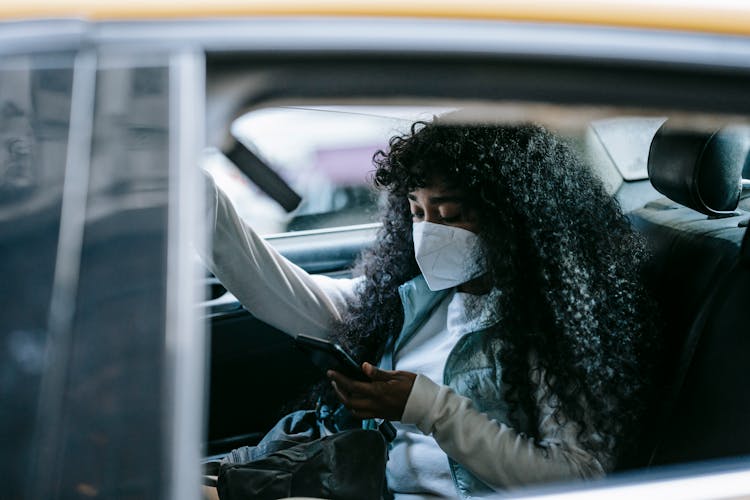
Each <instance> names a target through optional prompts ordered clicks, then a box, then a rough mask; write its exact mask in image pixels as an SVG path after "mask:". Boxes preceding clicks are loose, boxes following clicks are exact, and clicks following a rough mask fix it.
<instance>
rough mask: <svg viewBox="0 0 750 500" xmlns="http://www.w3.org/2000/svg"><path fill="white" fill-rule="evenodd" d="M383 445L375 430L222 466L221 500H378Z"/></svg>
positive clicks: (332, 437) (382, 476) (345, 433)
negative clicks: (303, 498)
mask: <svg viewBox="0 0 750 500" xmlns="http://www.w3.org/2000/svg"><path fill="white" fill-rule="evenodd" d="M386 458H387V447H386V443H385V439H384V437H383V435H382V434H381V433H380V432H378V431H376V430H369V429H354V430H348V431H343V432H340V433H337V434H332V435H330V436H325V437H322V438H320V439H316V440H314V441H311V442H308V443H299V444H295V445H293V446H291V447H288V448H286V449H282V450H278V451H274V452H272V453H270V454H269V455H267V456H265V457H264V458H260V459H258V460H253V461H251V462H248V463H239V464H233V463H224V464H222V465H221V468H220V470H219V479H218V492H219V498H221V500H249V499H276V498H284V497H290V496H307V497H321V498H330V499H334V500H336V499H347V500H348V499H357V500H359V499H362V500H368V499H372V500H379V499H380V498H381V497H382V494H383V491H384V487H385V462H386Z"/></svg>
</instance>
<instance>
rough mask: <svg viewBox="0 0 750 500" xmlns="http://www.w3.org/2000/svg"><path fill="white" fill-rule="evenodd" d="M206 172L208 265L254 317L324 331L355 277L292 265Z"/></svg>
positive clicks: (285, 327)
mask: <svg viewBox="0 0 750 500" xmlns="http://www.w3.org/2000/svg"><path fill="white" fill-rule="evenodd" d="M206 177H207V180H206V182H207V187H208V196H209V198H208V206H209V209H210V211H211V212H210V215H209V217H210V226H209V234H210V235H211V243H212V245H211V254H210V255H208V256H203V257H204V260H205V262H206V264H207V265H208V267H209V269H210V270H211V271H212V272H213V273H214V275H215V276H216V277H217V278H219V280H220V281H221V282H222V284H223V285H224V286H225V287H226V288H227V290H229V291H230V292H232V294H234V296H235V297H237V299H238V300H239V301H240V302H241V303H242V305H243V306H245V308H246V309H247V310H248V311H250V312H251V313H252V314H253V315H254V316H255V317H257V318H258V319H260V320H262V321H265V322H266V323H268V324H270V325H272V326H274V327H276V328H278V329H280V330H282V331H283V332H285V333H287V334H290V335H296V334H298V333H304V334H307V335H313V336H318V337H326V336H327V335H328V331H329V329H330V326H331V324H332V323H333V322H334V321H335V320H338V319H340V318H341V315H342V313H343V311H344V309H345V307H346V303H347V301H348V300H349V299H351V298H352V297H353V296H354V295H355V287H356V284H357V282H358V280H356V279H332V278H329V277H327V276H322V275H310V274H308V273H307V272H305V271H304V270H303V269H301V268H300V267H298V266H296V265H294V264H293V263H292V262H290V261H289V260H287V259H286V258H284V257H283V256H282V255H280V254H279V253H278V252H277V251H276V250H275V249H274V248H272V247H271V246H270V245H269V244H268V243H266V242H265V240H263V238H261V237H260V236H258V234H256V233H255V231H253V230H252V229H251V228H250V227H249V226H248V225H247V224H245V222H244V221H242V219H240V217H239V216H238V215H237V213H236V211H235V210H234V207H233V206H232V204H231V202H230V201H229V199H228V198H227V196H226V195H225V194H224V193H223V192H222V191H221V190H220V189H218V188H217V187H216V185H215V183H214V182H213V179H211V176H210V175H208V174H206Z"/></svg>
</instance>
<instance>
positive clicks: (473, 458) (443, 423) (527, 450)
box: [401, 375, 605, 488]
mask: <svg viewBox="0 0 750 500" xmlns="http://www.w3.org/2000/svg"><path fill="white" fill-rule="evenodd" d="M537 402H538V404H540V420H541V421H540V431H541V440H540V441H539V442H536V441H535V440H534V439H532V438H529V437H527V436H525V435H523V434H520V433H518V432H516V431H515V430H514V429H512V428H510V427H508V426H507V425H505V424H503V423H500V422H497V421H494V420H491V419H489V418H488V417H487V415H486V414H484V413H480V412H479V411H477V410H476V409H475V408H474V406H473V404H472V402H471V400H470V399H469V398H466V397H463V396H460V395H458V394H456V393H455V392H454V391H453V390H451V389H450V388H448V387H446V386H443V385H439V384H436V383H435V382H433V381H432V380H430V379H429V378H427V377H425V376H423V375H418V376H417V379H416V381H415V382H414V387H413V388H412V392H411V394H410V396H409V399H408V401H407V403H406V407H405V409H404V414H403V416H402V420H401V422H402V423H404V424H414V425H416V426H417V427H418V428H419V430H420V431H422V432H423V433H424V434H427V435H430V434H431V435H432V436H433V437H434V438H435V440H436V441H437V443H438V445H439V446H440V448H442V449H443V451H445V452H446V453H447V454H448V456H450V457H451V458H453V459H454V460H456V461H457V462H458V463H460V464H461V465H463V466H464V467H466V468H467V469H468V470H470V471H471V472H472V473H473V474H475V475H476V476H477V477H479V478H480V479H482V480H483V481H484V482H486V483H487V484H488V485H490V486H492V487H494V488H512V487H517V486H522V485H528V484H532V483H541V482H550V481H558V480H570V479H584V478H595V477H600V476H603V475H604V473H605V469H604V467H603V466H602V464H601V463H600V462H599V461H598V460H597V459H596V458H595V457H594V456H593V455H592V454H591V453H590V452H588V451H587V450H585V449H583V448H582V447H581V445H580V444H579V443H578V439H577V431H578V427H577V426H576V425H574V424H572V423H570V422H568V423H567V424H566V423H564V422H563V419H559V422H558V421H556V420H555V419H554V418H553V417H552V416H551V415H552V405H553V404H554V401H551V400H550V399H549V397H548V396H546V395H545V394H544V393H543V391H539V393H538V394H537Z"/></svg>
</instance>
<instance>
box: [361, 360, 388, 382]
mask: <svg viewBox="0 0 750 500" xmlns="http://www.w3.org/2000/svg"><path fill="white" fill-rule="evenodd" d="M362 371H363V372H365V375H367V376H368V377H369V378H370V380H372V381H387V380H390V379H391V377H390V375H389V374H388V372H386V371H384V370H381V369H380V368H378V367H376V366H375V365H372V364H370V363H367V362H364V363H362Z"/></svg>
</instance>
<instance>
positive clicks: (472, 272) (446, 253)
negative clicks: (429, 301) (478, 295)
mask: <svg viewBox="0 0 750 500" xmlns="http://www.w3.org/2000/svg"><path fill="white" fill-rule="evenodd" d="M412 235H413V237H414V257H416V259H417V264H418V265H419V269H420V270H421V271H422V275H423V276H424V279H425V281H426V282H427V286H428V287H429V288H430V290H432V291H433V292H436V291H438V290H445V289H446V288H451V287H454V286H458V285H460V284H462V283H466V282H467V281H469V280H470V279H472V278H476V277H477V276H480V275H482V274H484V272H485V269H486V266H485V264H484V260H483V259H481V262H476V255H477V253H476V252H477V248H478V247H479V246H480V245H481V241H480V239H479V236H477V235H476V234H474V233H472V232H471V231H468V230H466V229H461V228H459V227H453V226H445V225H442V224H434V223H432V222H415V223H414V224H412Z"/></svg>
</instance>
